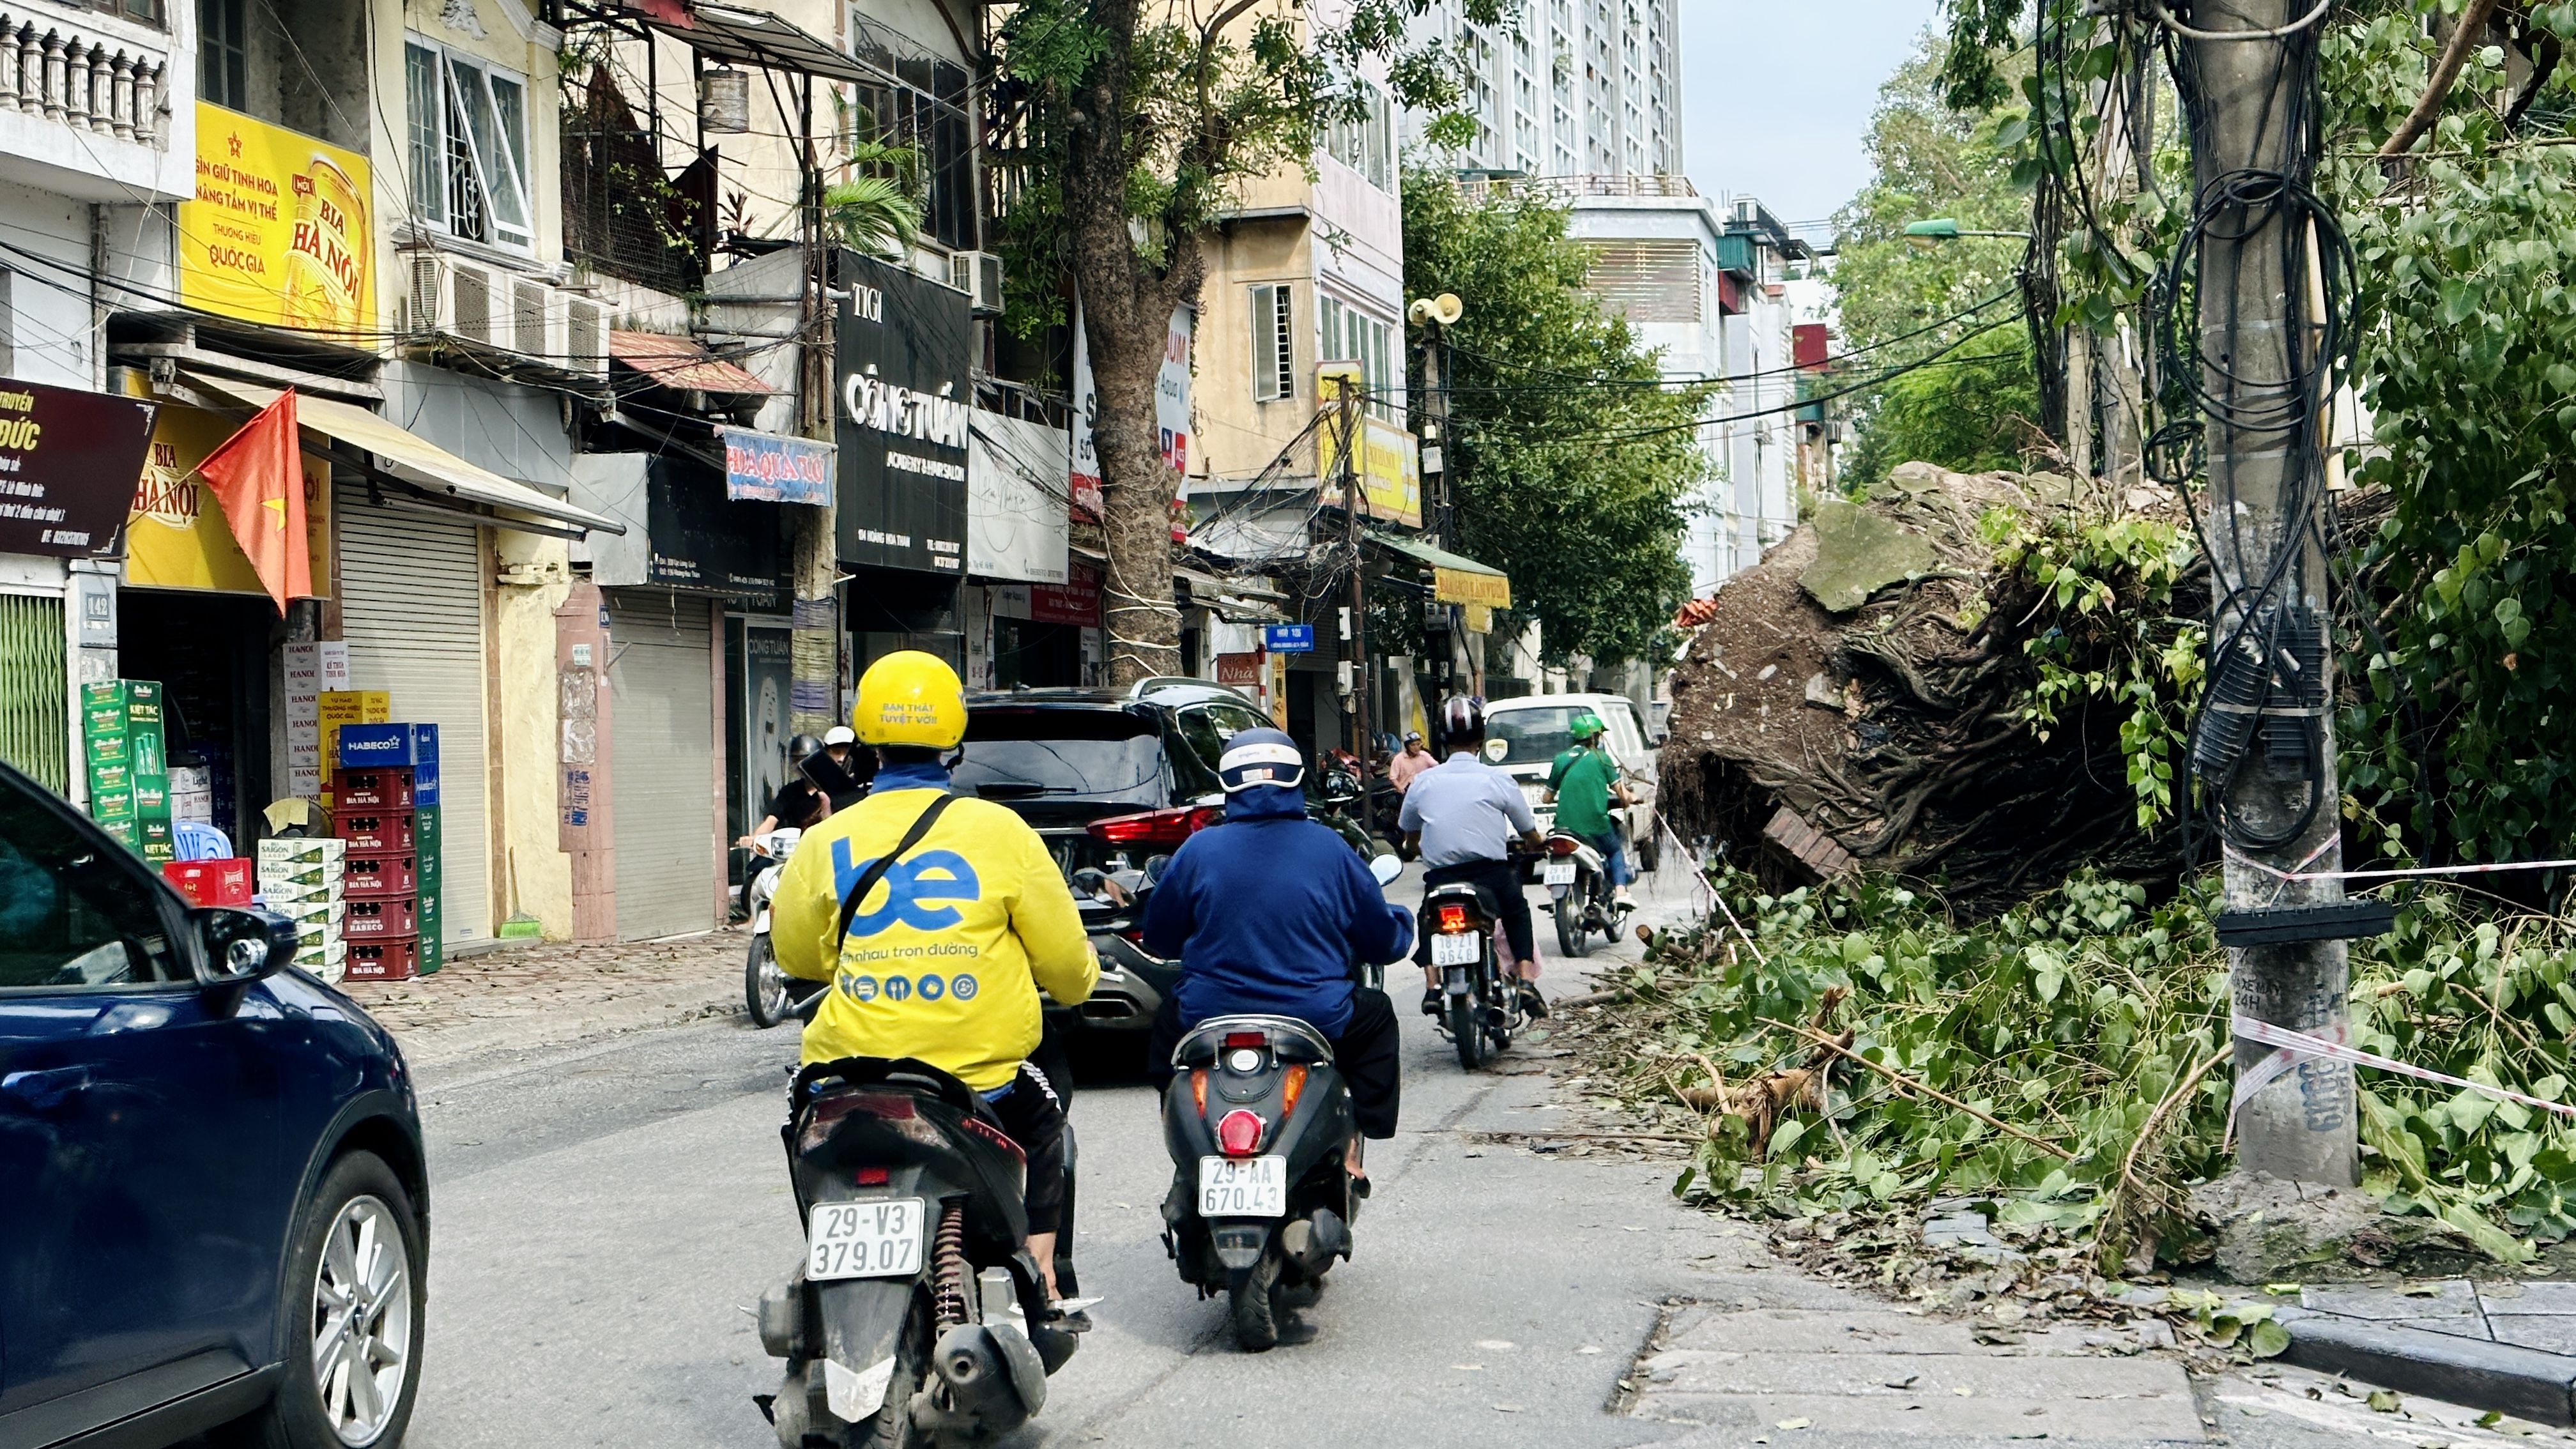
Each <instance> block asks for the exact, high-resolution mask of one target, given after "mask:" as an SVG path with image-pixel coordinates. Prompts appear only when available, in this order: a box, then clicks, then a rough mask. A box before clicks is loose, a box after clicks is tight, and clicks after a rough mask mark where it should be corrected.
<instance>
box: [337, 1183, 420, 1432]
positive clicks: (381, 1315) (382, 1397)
mask: <svg viewBox="0 0 2576 1449" xmlns="http://www.w3.org/2000/svg"><path fill="white" fill-rule="evenodd" d="M411 1291H412V1287H411V1254H410V1251H409V1249H408V1247H407V1246H406V1245H405V1243H404V1242H403V1235H402V1229H401V1227H400V1226H399V1225H398V1224H397V1223H396V1221H395V1219H394V1215H393V1210H392V1209H390V1208H388V1207H387V1206H386V1205H385V1204H384V1203H383V1201H381V1200H380V1199H377V1198H375V1197H370V1196H360V1197H353V1198H351V1199H349V1201H348V1202H346V1203H345V1204H343V1205H342V1206H341V1208H340V1214H339V1216H338V1217H337V1218H334V1219H333V1220H332V1223H331V1232H330V1235H329V1236H328V1237H326V1238H325V1239H324V1240H323V1245H322V1261H321V1262H320V1263H319V1264H318V1265H317V1266H316V1267H315V1268H314V1272H313V1318H312V1322H313V1341H312V1352H313V1383H314V1387H315V1388H316V1389H317V1390H318V1391H319V1392H320V1394H321V1397H322V1417H323V1420H324V1421H325V1422H326V1423H328V1424H329V1425H330V1426H331V1431H332V1432H333V1433H334V1434H337V1435H338V1436H339V1438H340V1442H341V1443H343V1444H349V1445H364V1444H372V1443H374V1442H375V1441H376V1439H377V1437H378V1436H379V1435H381V1434H382V1433H383V1432H384V1430H385V1425H386V1423H387V1422H388V1421H389V1420H391V1419H392V1417H393V1414H394V1409H395V1407H396V1406H397V1405H399V1404H400V1403H401V1402H402V1396H403V1384H404V1381H405V1380H406V1379H407V1378H408V1377H409V1376H410V1374H411V1348H412V1344H411V1328H412V1313H411Z"/></svg>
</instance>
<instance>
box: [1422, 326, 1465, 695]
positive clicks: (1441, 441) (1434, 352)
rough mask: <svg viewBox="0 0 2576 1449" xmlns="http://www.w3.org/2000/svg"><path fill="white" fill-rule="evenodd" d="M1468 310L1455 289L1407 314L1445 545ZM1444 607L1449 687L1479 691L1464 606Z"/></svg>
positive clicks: (1453, 520) (1449, 534) (1435, 516)
mask: <svg viewBox="0 0 2576 1449" xmlns="http://www.w3.org/2000/svg"><path fill="white" fill-rule="evenodd" d="M1465 315H1466V307H1465V304H1463V303H1461V302H1460V301H1459V300H1458V297H1457V295H1456V294H1455V293H1452V292H1443V293H1441V294H1440V295H1439V296H1437V297H1423V298H1419V299H1417V300H1416V301H1415V302H1414V303H1413V305H1412V306H1410V307H1408V308H1406V309H1405V316H1406V317H1407V318H1409V319H1410V320H1411V321H1412V322H1413V323H1414V324H1415V325H1416V326H1418V327H1420V328H1421V329H1422V432H1423V445H1424V447H1425V448H1427V449H1433V450H1436V453H1437V459H1438V461H1437V463H1436V465H1435V464H1434V463H1432V462H1430V461H1427V460H1426V462H1425V463H1424V465H1423V469H1422V472H1423V477H1424V479H1425V485H1426V487H1428V488H1429V489H1430V492H1431V496H1430V497H1429V498H1427V499H1425V500H1424V507H1425V508H1426V510H1427V521H1428V522H1429V524H1430V533H1431V537H1432V539H1433V541H1435V542H1436V543H1438V544H1439V545H1440V546H1441V547H1442V548H1445V549H1455V548H1457V547H1458V454H1457V452H1456V451H1455V449H1454V448H1453V447H1452V446H1451V444H1452V442H1453V441H1454V440H1453V439H1451V438H1450V436H1449V335H1448V328H1449V325H1450V324H1451V323H1453V322H1456V321H1457V320H1458V319H1459V318H1460V317H1463V316H1465ZM1443 607H1445V608H1447V609H1448V611H1449V692H1450V693H1452V694H1473V693H1476V692H1477V690H1476V688H1475V685H1474V682H1473V681H1474V675H1475V666H1474V664H1473V662H1472V661H1471V660H1470V658H1469V655H1468V652H1467V619H1466V610H1465V609H1463V608H1461V607H1460V606H1459V605H1456V604H1448V605H1444V606H1443Z"/></svg>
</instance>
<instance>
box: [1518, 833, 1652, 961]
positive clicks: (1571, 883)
mask: <svg viewBox="0 0 2576 1449" xmlns="http://www.w3.org/2000/svg"><path fill="white" fill-rule="evenodd" d="M1539 880H1540V882H1541V883H1542V884H1544V885H1545V886H1546V887H1547V893H1548V895H1549V896H1550V897H1552V898H1553V900H1554V902H1555V907H1554V915H1555V916H1556V944H1557V945H1558V947H1559V948H1561V949H1562V950H1563V951H1564V952H1565V954H1566V955H1568V956H1589V955H1591V954H1592V933H1593V932H1594V931H1599V932H1600V933H1601V934H1602V935H1603V936H1606V937H1608V938H1609V939H1611V940H1613V941H1615V940H1617V939H1619V926H1620V923H1621V922H1623V921H1625V920H1627V918H1628V915H1629V913H1630V912H1631V911H1634V910H1635V909H1636V907H1635V906H1632V905H1630V904H1628V903H1627V902H1625V901H1622V900H1620V899H1618V897H1617V896H1615V895H1614V894H1613V893H1612V891H1611V888H1610V873H1609V872H1608V871H1606V870H1604V869H1602V863H1601V852H1600V851H1598V850H1595V849H1593V847H1592V843H1591V842H1590V841H1587V840H1585V839H1583V838H1582V837H1581V836H1579V835H1574V834H1570V833H1568V832H1566V831H1563V830H1557V831H1551V832H1550V833H1549V835H1548V837H1547V856H1546V859H1545V860H1544V861H1542V862H1541V864H1540V867H1539Z"/></svg>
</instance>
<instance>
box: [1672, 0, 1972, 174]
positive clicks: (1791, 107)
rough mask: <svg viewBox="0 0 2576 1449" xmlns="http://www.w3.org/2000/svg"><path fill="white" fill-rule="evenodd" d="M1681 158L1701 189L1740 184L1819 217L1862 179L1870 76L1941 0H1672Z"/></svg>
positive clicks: (1888, 67) (1897, 58) (1874, 92)
mask: <svg viewBox="0 0 2576 1449" xmlns="http://www.w3.org/2000/svg"><path fill="white" fill-rule="evenodd" d="M1680 10H1681V21H1682V168H1683V170H1684V171H1685V172H1687V173H1688V174H1689V176H1690V179H1691V182H1692V184H1693V185H1695V186H1697V187H1698V188H1699V190H1700V191H1701V193H1702V194H1705V195H1717V194H1720V193H1728V194H1750V195H1753V196H1758V197H1760V198H1761V199H1762V204H1763V205H1764V206H1766V207H1769V208H1770V210H1771V214H1772V215H1773V216H1776V217H1778V218H1780V219H1781V220H1782V221H1784V222H1792V223H1795V222H1803V221H1823V220H1824V219H1826V218H1827V217H1830V216H1832V215H1833V214H1834V211H1835V209H1836V208H1837V207H1840V206H1841V205H1842V204H1843V203H1844V202H1846V201H1848V200H1850V199H1851V197H1852V195H1853V194H1854V193H1855V192H1858V191H1859V190H1860V188H1861V186H1862V185H1863V184H1864V183H1865V182H1867V181H1868V179H1869V163H1868V161H1867V159H1866V158H1865V157H1864V156H1863V155H1862V152H1861V141H1862V138H1863V137H1864V136H1865V135H1867V133H1868V131H1869V116H1870V112H1871V111H1872V110H1873V109H1875V108H1876V106H1877V104H1878V87H1879V83H1880V82H1882V81H1884V80H1886V79H1887V77H1888V76H1889V75H1890V74H1892V73H1893V72H1894V71H1895V70H1896V67H1897V65H1898V64H1899V63H1900V62H1901V61H1903V60H1904V59H1905V57H1906V56H1907V55H1908V54H1910V53H1911V52H1912V51H1913V49H1914V42H1915V39H1916V37H1917V36H1919V35H1920V34H1921V33H1922V31H1923V27H1924V26H1926V25H1928V24H1931V23H1932V22H1933V21H1934V20H1935V19H1937V18H1938V13H1939V10H1940V0H1785V3H1783V0H1681V4H1680Z"/></svg>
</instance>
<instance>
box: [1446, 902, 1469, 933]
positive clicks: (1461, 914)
mask: <svg viewBox="0 0 2576 1449" xmlns="http://www.w3.org/2000/svg"><path fill="white" fill-rule="evenodd" d="M1440 929H1441V930H1443V931H1463V930H1466V929H1467V908H1466V907H1465V906H1463V905H1447V906H1442V907H1441V908H1440Z"/></svg>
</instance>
